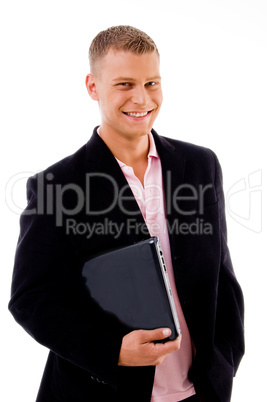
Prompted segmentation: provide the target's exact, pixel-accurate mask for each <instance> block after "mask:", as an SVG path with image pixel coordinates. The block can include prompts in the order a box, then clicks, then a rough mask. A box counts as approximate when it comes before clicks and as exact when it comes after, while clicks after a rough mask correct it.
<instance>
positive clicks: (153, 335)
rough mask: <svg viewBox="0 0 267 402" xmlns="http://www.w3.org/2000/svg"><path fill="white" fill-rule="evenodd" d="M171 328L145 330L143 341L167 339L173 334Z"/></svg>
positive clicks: (142, 336)
mask: <svg viewBox="0 0 267 402" xmlns="http://www.w3.org/2000/svg"><path fill="white" fill-rule="evenodd" d="M171 332H172V331H171V330H170V328H157V329H152V330H143V331H142V335H141V342H142V343H146V342H153V341H159V340H161V339H165V338H167V337H168V336H170V335H171Z"/></svg>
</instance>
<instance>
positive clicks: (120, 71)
mask: <svg viewBox="0 0 267 402" xmlns="http://www.w3.org/2000/svg"><path fill="white" fill-rule="evenodd" d="M97 70H98V72H100V73H101V76H105V77H107V78H109V79H110V78H112V79H116V78H119V77H125V78H126V77H128V78H132V79H138V78H143V79H146V78H150V77H156V76H159V75H160V73H159V55H158V54H157V53H156V52H150V53H143V54H136V53H133V52H129V51H122V50H114V49H110V50H109V51H108V53H107V54H106V55H105V56H104V57H102V58H101V59H100V60H99V61H98V63H97Z"/></svg>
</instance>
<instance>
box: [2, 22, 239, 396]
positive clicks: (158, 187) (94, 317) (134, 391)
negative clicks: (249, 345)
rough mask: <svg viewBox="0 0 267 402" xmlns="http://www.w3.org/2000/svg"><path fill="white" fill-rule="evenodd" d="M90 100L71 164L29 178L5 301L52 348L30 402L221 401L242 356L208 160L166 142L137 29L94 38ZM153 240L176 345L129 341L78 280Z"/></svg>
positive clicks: (152, 49) (157, 336)
mask: <svg viewBox="0 0 267 402" xmlns="http://www.w3.org/2000/svg"><path fill="white" fill-rule="evenodd" d="M89 57H90V66H91V73H90V74H88V76H87V77H86V87H87V90H88V93H89V95H90V96H91V98H92V99H93V100H96V101H97V102H98V104H99V109H100V114H101V125H100V127H97V128H95V130H94V132H93V135H92V137H91V139H90V140H89V141H88V143H87V144H86V145H85V146H83V147H82V148H81V149H79V150H78V151H77V152H76V153H75V154H73V155H71V156H69V157H67V158H65V159H63V160H62V161H60V162H58V163H57V164H55V165H53V166H52V167H50V168H48V169H47V170H45V171H44V172H42V173H40V174H38V175H36V176H35V177H32V178H30V179H29V182H28V200H29V202H28V206H27V208H26V210H25V211H24V213H23V214H22V217H21V233H20V237H19V241H18V246H17V252H16V260H15V267H14V275H13V282H12V297H11V300H10V304H9V308H10V311H11V312H12V314H13V315H14V317H15V319H16V320H17V321H18V322H19V323H20V324H21V325H22V326H23V327H24V328H25V330H26V331H27V332H28V333H29V334H30V335H32V336H33V337H34V338H35V339H36V340H37V341H38V342H40V343H41V344H43V345H45V346H46V347H48V348H49V349H50V353H49V357H48V361H47V365H46V368H45V371H44V375H43V379H42V383H41V386H40V390H39V393H38V397H37V402H53V401H69V402H86V401H144V402H149V401H152V402H167V401H168V402H176V401H188V402H189V401H192V402H193V401H203V402H228V401H230V397H231V388H232V380H233V376H234V375H235V373H236V370H237V368H238V365H239V363H240V360H241V358H242V355H243V352H244V341H243V297H242V292H241V289H240V287H239V285H238V283H237V281H236V278H235V275H234V272H233V268H232V265H231V260H230V255H229V251H228V248H227V244H226V225H225V214H224V200H223V191H222V182H221V179H222V178H221V170H220V166H219V163H218V160H217V158H216V156H215V155H214V154H213V152H212V151H210V150H208V149H205V148H202V147H198V146H195V145H191V144H188V143H183V142H181V141H176V140H172V139H168V138H165V137H160V136H159V135H158V134H157V133H156V132H155V131H154V130H153V129H152V126H153V123H154V121H155V119H156V117H157V115H158V113H159V110H160V107H161V104H162V91H161V77H160V72H159V53H158V50H157V47H156V45H155V43H154V42H153V41H152V39H151V38H150V37H149V36H148V35H146V34H145V33H144V32H142V31H140V30H137V29H135V28H133V27H129V26H118V27H112V28H109V29H107V30H106V31H103V32H100V33H99V34H98V35H97V36H96V38H95V39H94V40H93V42H92V44H91V47H90V52H89ZM153 235H157V236H159V238H160V241H161V243H162V247H163V251H164V254H165V259H166V264H167V267H168V273H169V276H170V280H171V284H172V288H173V293H174V299H175V304H176V308H177V311H178V316H179V320H180V324H181V328H182V339H181V337H179V338H178V339H176V340H174V341H167V342H160V343H159V342H155V341H157V340H164V339H165V338H167V337H168V336H169V329H168V328H158V329H152V330H149V331H147V330H143V329H142V328H140V330H136V331H129V329H128V328H126V327H125V326H123V325H122V324H121V323H120V322H119V321H118V320H116V318H115V317H113V316H110V315H108V314H107V313H105V312H104V311H102V310H101V309H100V308H99V307H98V306H97V305H96V303H95V302H94V300H93V299H92V298H91V297H90V295H89V294H88V292H87V291H86V289H85V285H84V283H83V280H82V275H81V271H82V267H83V264H84V262H85V261H87V260H88V259H89V258H91V257H93V256H95V255H97V254H99V253H101V252H104V251H107V250H110V249H113V248H116V247H122V246H126V245H130V244H133V243H135V242H138V241H141V240H143V239H145V238H149V237H150V236H153Z"/></svg>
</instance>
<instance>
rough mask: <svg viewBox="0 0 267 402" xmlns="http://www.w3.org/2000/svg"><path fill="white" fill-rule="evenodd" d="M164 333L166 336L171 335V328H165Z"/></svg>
mask: <svg viewBox="0 0 267 402" xmlns="http://www.w3.org/2000/svg"><path fill="white" fill-rule="evenodd" d="M162 333H163V335H164V336H169V335H170V334H171V330H170V329H169V328H164V329H163V331H162Z"/></svg>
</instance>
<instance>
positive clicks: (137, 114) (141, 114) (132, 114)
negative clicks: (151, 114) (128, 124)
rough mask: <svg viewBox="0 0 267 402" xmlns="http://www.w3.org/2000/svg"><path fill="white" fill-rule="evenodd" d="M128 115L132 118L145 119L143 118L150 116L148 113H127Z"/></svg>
mask: <svg viewBox="0 0 267 402" xmlns="http://www.w3.org/2000/svg"><path fill="white" fill-rule="evenodd" d="M126 114H128V116H132V117H143V116H146V115H147V114H148V112H143V113H127V112H126Z"/></svg>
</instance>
